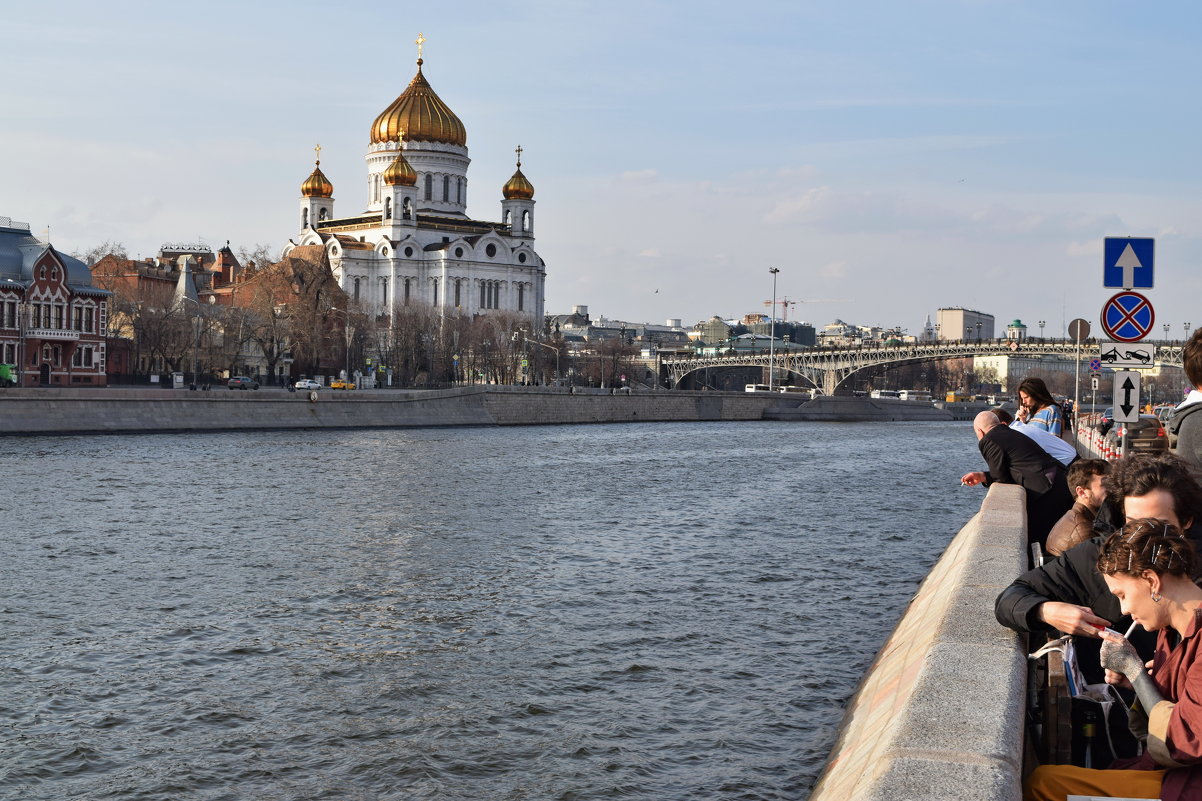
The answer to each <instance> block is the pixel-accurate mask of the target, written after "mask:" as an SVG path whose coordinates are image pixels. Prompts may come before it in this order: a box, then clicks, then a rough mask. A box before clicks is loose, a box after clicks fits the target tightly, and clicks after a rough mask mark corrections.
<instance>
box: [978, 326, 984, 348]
mask: <svg viewBox="0 0 1202 801" xmlns="http://www.w3.org/2000/svg"><path fill="white" fill-rule="evenodd" d="M983 325H984V323H982V322H980V321H979V320H978V321H977V344H978V345H980V344H981V326H983Z"/></svg>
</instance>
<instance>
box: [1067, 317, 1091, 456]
mask: <svg viewBox="0 0 1202 801" xmlns="http://www.w3.org/2000/svg"><path fill="white" fill-rule="evenodd" d="M1068 335H1069V336H1070V337H1072V338H1073V339H1075V340H1077V361H1076V363H1075V364H1074V365H1073V432H1074V433H1075V432H1077V431H1079V430H1080V429H1081V424H1080V422H1079V421H1080V420H1081V340H1083V339H1085V338H1086V337H1087V336H1089V322H1088V321H1086V320H1082V319H1081V318H1079V317H1078V318H1077V319H1075V320H1073V321H1072V322H1071V323H1069V324H1068Z"/></svg>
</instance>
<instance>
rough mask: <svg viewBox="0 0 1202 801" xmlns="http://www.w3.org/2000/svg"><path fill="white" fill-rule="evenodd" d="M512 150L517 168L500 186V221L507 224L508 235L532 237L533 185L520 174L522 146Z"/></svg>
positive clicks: (524, 237) (521, 237)
mask: <svg viewBox="0 0 1202 801" xmlns="http://www.w3.org/2000/svg"><path fill="white" fill-rule="evenodd" d="M514 152H516V153H517V155H518V158H517V162H518V168H517V171H516V172H515V173H514V174H513V177H511V178H510V179H509V181H507V182H506V184H505V186H503V187H502V188H501V194H502V195H503V196H504V199H503V200H502V201H501V221H502V222H503V223H505V224H506V225H508V226H509V232H510V236H514V237H518V238H520V239H534V185H533V184H532V183H530V181H529V180H528V179H527V178H526V176H525V175H523V174H522V146H521V145H518V146H517V148H516V149H515V151H514Z"/></svg>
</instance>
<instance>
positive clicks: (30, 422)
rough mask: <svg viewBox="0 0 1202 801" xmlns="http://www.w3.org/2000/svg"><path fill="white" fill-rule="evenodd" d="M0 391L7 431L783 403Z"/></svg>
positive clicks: (641, 417) (652, 413)
mask: <svg viewBox="0 0 1202 801" xmlns="http://www.w3.org/2000/svg"><path fill="white" fill-rule="evenodd" d="M310 398H311V396H310V393H308V392H285V391H283V390H280V389H274V390H261V391H257V392H242V391H234V392H231V391H228V390H224V389H223V390H214V391H210V392H199V391H188V390H157V389H145V390H141V389H134V390H130V389H118V388H104V389H5V390H0V435H20V434H79V433H93V434H94V433H131V432H146V433H153V432H164V431H230V430H260V429H261V430H272V429H304V428H405V427H428V426H498V425H500V426H505V425H553V424H570V423H629V422H700V421H721V420H762V419H764V409H765V408H767V407H769V406H771V405H772V404H774V403H776V402H777V399H775V398H773V397H771V396H767V397H760V396H757V395H755V394H754V393H742V392H709V391H705V392H667V391H665V392H646V393H631V394H629V395H627V394H623V393H618V394H611V393H610V391H609V390H592V391H590V390H578V391H577V392H574V393H573V392H569V391H568V390H567V389H563V388H558V387H503V386H488V387H462V388H456V389H448V390H430V391H399V390H368V391H356V392H338V391H335V390H321V391H318V392H317V393H316V400H311V399H310Z"/></svg>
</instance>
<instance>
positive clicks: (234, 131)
mask: <svg viewBox="0 0 1202 801" xmlns="http://www.w3.org/2000/svg"><path fill="white" fill-rule="evenodd" d="M0 20H2V21H3V23H2V24H3V28H4V30H5V32H6V35H5V37H4V38H5V47H4V53H3V56H2V58H3V62H4V65H5V69H4V75H5V80H4V83H3V89H2V90H0V91H2V92H3V95H2V96H3V99H4V102H3V104H2V107H0V147H2V148H3V150H2V153H3V158H2V159H0V165H2V170H0V216H7V217H11V218H12V219H14V220H19V221H23V222H28V223H30V225H31V227H32V229H33V231H34V233H36V234H39V235H42V234H44V233H45V230H46V229H47V227H49V229H50V239H51V241H52V243H53V244H54V245H55V246H56V247H57V248H59V249H60V250H63V251H66V252H73V251H74V252H80V251H84V250H87V249H89V248H91V247H94V246H96V245H99V244H100V243H102V242H106V241H115V242H119V243H122V244H123V245H124V246H125V248H126V249H127V251H128V252H129V255H130V256H153V255H154V254H155V253H156V252H157V250H158V248H159V246H160V245H161V244H163V243H168V242H173V243H174V242H197V241H203V242H205V243H207V244H209V245H210V246H212V247H214V248H215V247H218V246H221V245H223V244H224V243H225V242H226V241H227V240H228V241H229V242H230V244H231V246H232V247H233V248H234V249H235V250H237V249H238V248H248V249H250V248H253V247H254V246H256V245H260V244H262V245H267V246H269V248H270V249H271V251H272V252H273V253H278V252H279V250H280V249H282V248H283V246H284V245H285V244H286V243H287V241H288V239H289V238H290V237H293V236H295V235H296V234H297V230H296V226H297V219H298V218H297V214H298V212H297V202H298V198H299V196H300V184H301V182H302V181H303V180H304V179H305V178H306V177H307V176H308V175H309V173H310V171H311V170H312V166H313V147H314V145H315V144H317V143H320V144H321V146H322V151H321V156H322V165H321V166H322V171H323V172H324V173H325V174H326V176H327V177H328V178H329V179H330V180H331V182H332V183H333V185H334V197H335V212H336V215H337V216H349V215H352V214H355V213H358V212H360V211H362V210H363V208H364V207H365V205H366V202H367V197H366V188H367V183H366V165H365V162H364V160H363V157H364V155H365V153H366V149H367V144H368V130H369V127H370V125H371V123H372V121H373V120H374V119H375V117H376V115H377V114H379V113H380V112H381V111H383V110H384V108H386V107H387V106H388V104H389V103H391V102H392V100H393V99H394V98H395V97H396V96H397V95H398V94H399V93H400V92H401V91H402V90H404V88H405V86H406V85H407V84H408V82H409V80H410V79H411V78H412V77H413V74H414V72H415V69H416V68H415V65H414V61H415V59H416V55H417V54H416V45H415V44H414V43H413V42H414V39H415V38H416V37H417V35H418V33H422V34H423V35H424V36H425V38H426V43H425V49H424V53H423V55H424V59H425V64H424V67H423V72H424V73H425V75H426V77H427V79H428V80H429V81H430V83H431V85H432V86H433V87H434V89H435V91H436V92H438V94H439V96H440V97H441V98H442V99H443V101H445V102H446V103H447V105H449V106H450V107H451V109H453V110H454V111H455V113H456V114H457V115H458V116H459V117H460V119H461V120H463V122H464V124H465V126H466V128H467V136H468V148H469V151H470V156H471V158H472V166H471V167H470V169H469V171H468V180H469V186H468V213H469V215H471V216H472V217H474V218H476V219H486V220H497V219H499V218H500V200H501V187H502V185H503V184H504V183H505V181H506V180H507V179H508V178H509V176H510V175H511V174H512V173H513V169H514V148H515V147H516V146H517V145H519V144H520V145H521V146H522V148H523V154H522V171H523V172H524V173H525V174H526V176H527V177H528V178H529V179H530V181H531V183H533V184H534V187H535V201H536V203H537V206H536V211H535V221H536V225H535V234H536V236H537V240H536V248H537V250H538V251H539V253H540V255H541V256H542V257H543V259H544V260H545V262H546V265H547V283H546V296H547V302H546V310H547V312H548V313H566V312H568V311H570V310H571V307H572V306H574V305H577V304H582V305H587V306H588V307H589V311H590V313H591V314H592V316H593V317H594V318H597V317H599V316H604V317H607V318H610V319H618V320H626V321H633V322H650V323H663V322H664V321H665V320H667V319H672V318H680V319H681V320H682V321H683V323H684V324H685V325H686V326H690V325H692V324H693V323H696V322H698V321H702V320H705V319H708V318H710V317H712V316H713V315H718V316H721V317H723V318H733V317H741V316H742V315H745V314H749V313H763V312H767V311H768V305H767V304H768V302H769V301H770V300H771V298H772V296H773V276H772V274H770V273H769V269H770V268H777V269H779V270H780V272H779V274H777V279H776V280H777V285H776V296H777V298H778V300H782V301H783V300H786V299H787V300H789V301H792V302H793V303H795V304H796V305H790V306H787V307H780V308H782V309H784V311H787V314H788V318H789V319H790V320H805V321H809V322H812V323H816V324H818V325H823V324H826V323H828V322H831V321H832V320H834V319H836V318H839V319H842V320H845V321H847V322H851V323H856V324H863V325H881V326H900V327H902V328H904V329H905V330H906V331H907V332H909V333H911V334H917V333H919V332H920V331H921V329H922V327H923V324H924V322H925V320H926V319H927V317H928V316H929V317H930V318H931V319H932V320H933V319H934V317H935V310H936V309H938V308H940V307H950V306H962V307H966V308H971V309H978V310H980V311H984V312H987V313H990V314H993V315H994V316H995V317H996V318H997V322H998V327H999V329H1001V328H1002V327H1004V325H1005V324H1006V323H1008V322H1009V321H1010V320H1012V319H1016V318H1017V319H1021V320H1022V321H1023V322H1024V323H1026V324H1027V325H1028V326H1029V330H1030V333H1031V334H1032V335H1034V334H1036V333H1037V330H1038V321H1040V320H1043V321H1044V322H1045V325H1046V333H1047V334H1048V335H1049V336H1052V335H1063V332H1064V330H1065V328H1066V326H1067V324H1068V322H1069V321H1071V320H1072V319H1074V318H1077V317H1081V318H1084V319H1086V320H1088V321H1090V323H1091V326H1092V327H1093V329H1094V332H1095V333H1096V332H1097V331H1098V328H1099V324H1098V319H1099V316H1100V313H1101V310H1102V307H1103V305H1104V304H1105V302H1106V299H1107V298H1109V297H1110V295H1112V294H1113V293H1114V292H1115V291H1117V290H1114V289H1110V290H1107V289H1105V288H1104V287H1103V282H1102V269H1103V264H1102V246H1103V239H1104V237H1107V236H1147V237H1154V238H1155V242H1156V244H1155V248H1156V249H1155V271H1156V272H1155V275H1156V278H1155V287H1154V288H1153V289H1151V290H1148V291H1147V292H1146V293H1145V294H1146V295H1147V296H1148V298H1149V300H1150V301H1151V302H1152V305H1153V307H1154V309H1155V313H1156V322H1155V324H1154V327H1153V334H1154V335H1155V337H1154V338H1155V339H1161V338H1163V337H1164V336H1165V333H1164V331H1163V324H1166V323H1167V324H1170V325H1171V329H1170V336H1173V337H1179V336H1180V335H1181V332H1182V330H1183V326H1184V324H1185V323H1187V322H1188V323H1190V324H1191V326H1197V325H1202V302H1200V301H1202V270H1199V265H1202V192H1199V187H1200V186H1202V180H1200V179H1202V155H1200V148H1202V130H1200V129H1202V103H1199V97H1198V94H1199V92H1198V88H1197V86H1198V76H1199V75H1202V47H1199V44H1198V43H1199V42H1202V5H1198V4H1196V3H1191V2H1177V1H1172V2H1158V3H1149V4H1135V5H1133V4H1131V3H1129V2H1127V3H1119V2H1110V1H1109V0H1057V2H1051V3H1049V2H1047V0H1041V1H1040V2H1024V1H1022V0H1007V1H1006V2H1002V1H1001V0H999V1H998V2H993V1H992V0H907V1H906V2H898V1H896V0H891V1H889V2H885V1H868V2H846V0H843V1H842V2H834V1H832V2H806V1H805V0H790V1H789V2H770V1H767V0H747V1H746V2H742V3H738V4H731V3H718V2H710V1H709V0H691V1H690V2H684V1H683V0H680V1H679V2H662V1H658V0H642V1H641V2H626V0H611V1H610V2H605V3H600V2H596V3H589V2H581V1H579V0H555V1H554V2H551V1H550V0H546V1H544V2H524V1H523V0H511V2H507V3H497V2H495V0H489V2H477V0H461V1H460V2H456V3H435V4H429V5H428V7H427V6H426V5H423V4H413V3H396V4H382V3H365V2H342V3H332V2H310V1H309V0H293V2H290V3H288V4H278V3H260V2H255V0H243V2H237V3H235V2H225V0H215V1H210V2H203V3H190V4H184V3H159V2H121V0H112V2H107V3H103V4H99V3H92V2H55V0H45V1H44V2H42V3H39V4H33V3H28V2H14V0H0ZM999 333H1000V330H999Z"/></svg>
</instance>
